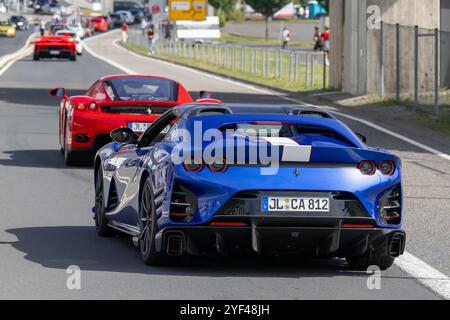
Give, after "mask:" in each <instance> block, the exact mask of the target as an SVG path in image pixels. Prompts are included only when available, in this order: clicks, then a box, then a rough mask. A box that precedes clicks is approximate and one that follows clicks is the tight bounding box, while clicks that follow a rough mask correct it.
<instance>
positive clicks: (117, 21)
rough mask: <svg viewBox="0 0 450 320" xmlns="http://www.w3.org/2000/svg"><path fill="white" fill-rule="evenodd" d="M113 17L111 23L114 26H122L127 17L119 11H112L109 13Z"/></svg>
mask: <svg viewBox="0 0 450 320" xmlns="http://www.w3.org/2000/svg"><path fill="white" fill-rule="evenodd" d="M109 16H110V17H111V24H112V27H113V28H120V27H121V26H122V25H123V24H124V23H126V21H125V17H124V16H123V15H121V14H119V13H111V14H110V15H109Z"/></svg>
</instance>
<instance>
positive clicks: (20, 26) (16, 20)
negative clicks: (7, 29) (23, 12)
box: [9, 16, 30, 31]
mask: <svg viewBox="0 0 450 320" xmlns="http://www.w3.org/2000/svg"><path fill="white" fill-rule="evenodd" d="M9 21H10V22H11V23H13V24H14V25H15V26H16V30H20V31H26V30H28V29H29V27H30V26H29V23H28V20H27V18H25V17H24V16H11V18H9Z"/></svg>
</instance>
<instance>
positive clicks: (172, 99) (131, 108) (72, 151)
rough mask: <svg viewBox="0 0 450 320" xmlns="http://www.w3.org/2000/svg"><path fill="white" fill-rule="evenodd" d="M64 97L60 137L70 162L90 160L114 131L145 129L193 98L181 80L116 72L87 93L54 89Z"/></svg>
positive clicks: (62, 149)
mask: <svg viewBox="0 0 450 320" xmlns="http://www.w3.org/2000/svg"><path fill="white" fill-rule="evenodd" d="M50 96H53V97H57V98H62V103H61V110H60V113H59V141H60V145H61V151H62V152H63V154H64V158H65V161H66V163H67V165H79V164H86V163H88V162H89V161H90V160H91V159H92V157H93V155H95V153H96V152H97V150H98V149H100V148H101V147H103V146H104V145H105V144H107V143H109V142H111V138H110V132H111V131H113V130H115V129H117V128H120V127H129V128H131V129H133V130H134V131H135V132H138V133H139V132H141V133H142V132H144V131H145V130H146V129H147V128H148V126H149V125H150V124H151V123H152V122H154V121H155V120H156V119H157V118H158V117H159V116H160V115H161V114H163V113H164V112H166V111H167V110H168V109H169V108H171V107H174V106H177V105H179V104H183V103H190V102H192V101H193V100H192V98H191V96H190V95H189V93H188V92H187V91H186V89H185V88H184V87H183V86H182V85H181V84H180V83H178V82H176V81H174V80H171V79H168V78H164V77H158V76H144V75H116V76H108V77H104V78H101V79H100V80H98V81H97V82H95V83H94V84H93V85H92V86H91V88H90V89H89V90H88V91H87V92H86V95H84V96H72V97H69V96H68V95H67V93H66V90H65V89H63V88H56V89H52V90H50Z"/></svg>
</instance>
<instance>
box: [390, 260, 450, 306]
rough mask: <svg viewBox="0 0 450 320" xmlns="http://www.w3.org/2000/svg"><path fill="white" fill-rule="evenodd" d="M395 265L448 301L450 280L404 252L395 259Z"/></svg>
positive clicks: (449, 297)
mask: <svg viewBox="0 0 450 320" xmlns="http://www.w3.org/2000/svg"><path fill="white" fill-rule="evenodd" d="M395 264H396V265H397V266H398V267H399V268H400V269H402V270H403V271H405V272H407V273H409V274H410V275H412V276H413V277H414V278H416V279H417V281H419V282H420V283H421V284H423V285H424V286H426V287H428V288H430V289H431V290H433V291H434V292H436V293H437V294H438V295H439V296H441V297H442V298H444V299H446V300H450V278H449V277H447V276H446V275H445V274H443V273H441V272H439V271H438V270H436V269H435V268H433V267H432V266H430V265H428V264H426V263H425V262H423V261H422V260H420V259H419V258H417V257H415V256H413V255H412V254H410V253H409V252H405V253H404V254H403V255H402V256H401V257H400V258H397V259H396V260H395Z"/></svg>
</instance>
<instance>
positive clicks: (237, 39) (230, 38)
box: [220, 31, 314, 49]
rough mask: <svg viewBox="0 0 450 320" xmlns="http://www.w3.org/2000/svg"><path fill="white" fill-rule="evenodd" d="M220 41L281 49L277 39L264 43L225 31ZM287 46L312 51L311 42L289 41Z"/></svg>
mask: <svg viewBox="0 0 450 320" xmlns="http://www.w3.org/2000/svg"><path fill="white" fill-rule="evenodd" d="M220 41H222V42H225V43H230V44H242V45H244V44H245V45H251V46H264V47H266V46H271V47H281V42H280V40H278V39H269V40H268V41H266V40H265V39H263V38H260V37H250V36H239V35H234V34H231V33H228V32H225V31H222V37H221V38H220ZM289 45H290V46H291V47H301V48H305V49H312V48H313V47H314V44H313V42H312V41H291V43H290V44H289Z"/></svg>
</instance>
